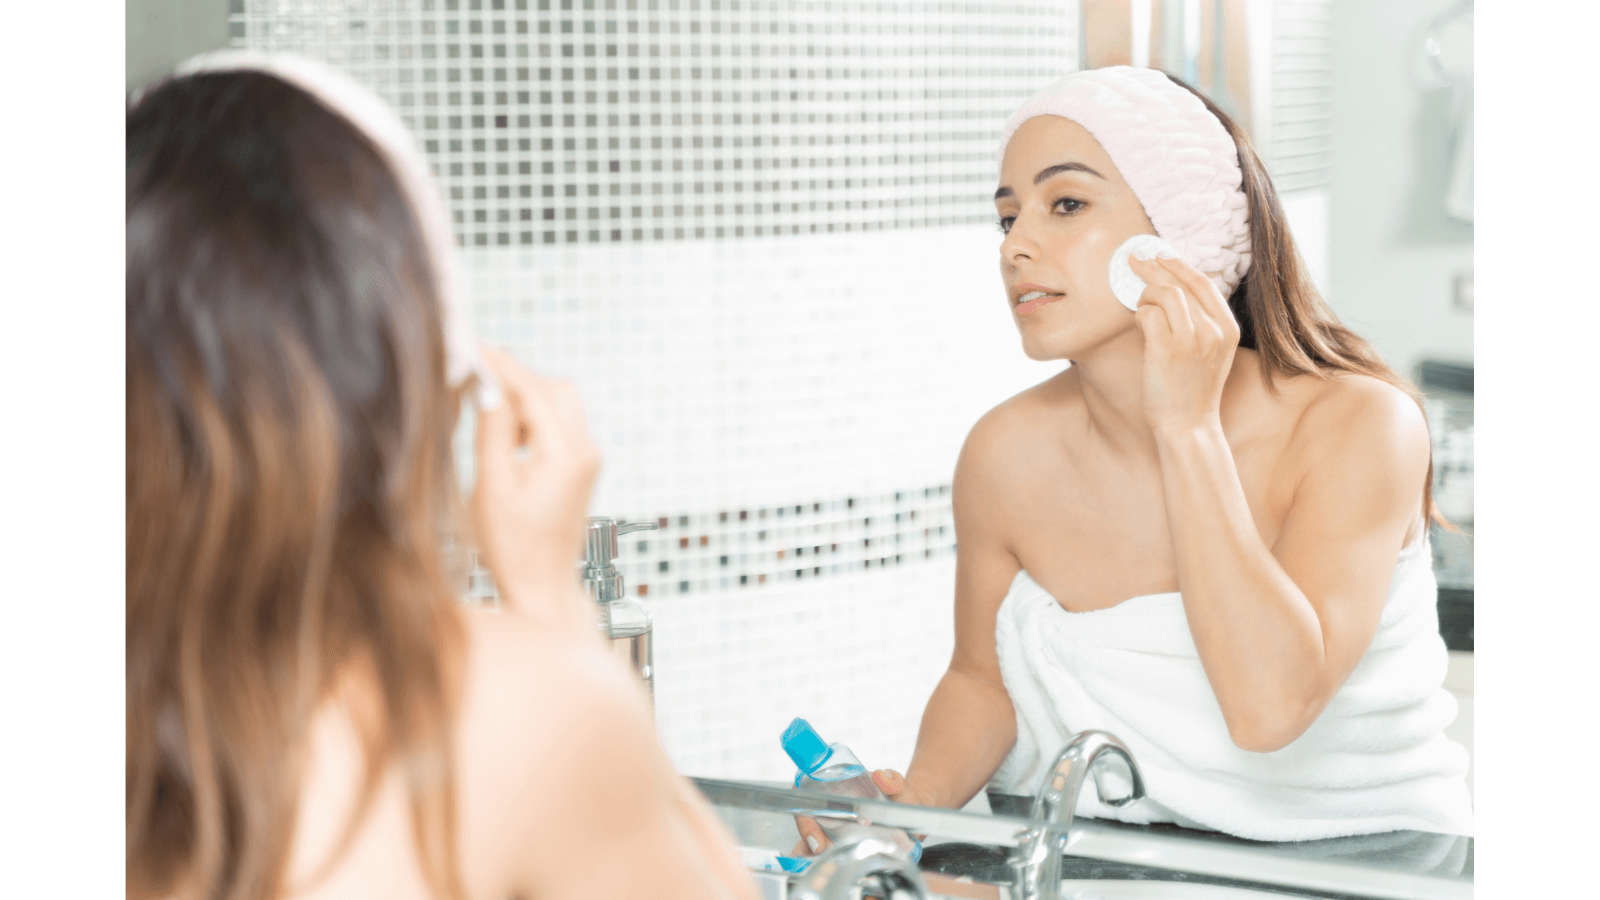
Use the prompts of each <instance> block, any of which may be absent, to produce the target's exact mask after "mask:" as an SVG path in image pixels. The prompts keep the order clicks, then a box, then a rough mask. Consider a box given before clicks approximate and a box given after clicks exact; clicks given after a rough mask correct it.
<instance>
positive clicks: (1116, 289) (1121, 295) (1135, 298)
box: [1111, 234, 1178, 309]
mask: <svg viewBox="0 0 1600 900" xmlns="http://www.w3.org/2000/svg"><path fill="white" fill-rule="evenodd" d="M1133 254H1137V255H1138V257H1139V258H1140V259H1152V258H1154V257H1156V256H1158V255H1169V256H1171V257H1173V258H1176V257H1177V256H1178V251H1176V250H1174V249H1172V245H1171V244H1169V243H1167V242H1166V241H1164V240H1162V239H1161V238H1158V237H1156V236H1155V235H1153V234H1136V235H1134V236H1133V237H1131V238H1128V239H1127V240H1126V241H1123V242H1122V246H1120V247H1118V248H1117V249H1116V250H1114V251H1112V253H1111V293H1112V294H1115V295H1116V298H1117V300H1118V302H1120V303H1121V304H1122V305H1123V306H1126V307H1127V308H1129V309H1134V308H1135V307H1137V306H1138V305H1139V296H1140V295H1141V294H1143V293H1144V287H1145V284H1144V279H1143V278H1140V277H1139V276H1138V275H1135V274H1133V268H1132V267H1131V266H1129V265H1128V257H1129V256H1130V255H1133Z"/></svg>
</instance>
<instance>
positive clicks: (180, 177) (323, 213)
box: [126, 73, 461, 900]
mask: <svg viewBox="0 0 1600 900" xmlns="http://www.w3.org/2000/svg"><path fill="white" fill-rule="evenodd" d="M127 150H128V157H127V166H128V168H127V566H128V569H127V772H126V774H127V788H126V791H127V793H126V803H127V808H126V816H127V819H126V826H127V861H126V863H127V876H128V894H129V896H130V897H151V896H166V895H167V892H170V891H173V890H176V889H181V890H182V891H183V892H184V893H185V894H186V895H187V896H189V897H193V898H197V900H199V898H203V900H261V898H270V897H274V896H276V895H278V894H280V893H281V892H282V891H283V890H284V889H285V887H286V885H285V884H284V879H285V877H286V873H285V868H286V866H287V864H288V856H289V852H290V849H291V846H292V840H293V825H294V821H295V816H296V813H297V809H298V800H299V796H300V793H301V781H302V777H303V776H304V774H305V765H306V748H307V743H308V735H309V729H310V725H311V722H312V719H313V716H314V715H315V713H316V711H317V709H318V707H319V706H320V705H321V704H322V703H323V702H324V701H325V700H327V699H328V698H329V697H330V694H331V692H332V691H333V690H334V688H335V685H336V684H338V683H344V682H342V681H340V678H341V677H342V676H341V673H344V672H351V671H355V672H359V674H360V675H361V676H362V677H365V678H366V679H367V681H366V682H365V683H367V684H370V685H372V686H373V687H374V688H375V693H376V694H377V697H376V704H375V706H376V709H377V710H378V713H377V714H376V715H374V716H369V717H365V718H364V719H363V718H362V717H357V723H358V728H359V729H360V731H361V732H362V740H363V745H364V749H365V756H366V759H365V763H366V772H365V780H364V783H363V785H362V788H361V791H360V794H359V797H360V800H359V803H358V805H357V811H356V813H355V815H354V816H353V817H352V818H351V820H350V821H349V822H348V823H347V824H346V830H345V833H344V838H343V840H342V841H341V842H340V844H339V848H338V850H337V851H336V853H335V858H336V857H337V856H338V855H339V854H340V853H342V851H343V849H344V848H345V847H346V846H347V845H348V843H349V841H350V840H351V838H352V837H353V835H354V833H355V831H356V828H357V825H358V824H359V822H360V820H361V818H362V817H363V815H364V814H365V812H366V810H367V808H368V807H369V806H370V804H371V801H372V799H373V796H374V794H375V792H376V786H377V784H378V782H379V779H380V777H381V776H382V774H383V772H384V771H385V770H386V769H387V768H388V767H389V766H391V765H392V766H396V767H398V771H399V772H400V773H401V775H402V777H403V779H404V782H405V784H406V785H407V788H408V790H409V796H410V810H411V817H412V827H413V835H414V837H415V839H416V843H417V852H418V856H419V859H420V861H421V865H422V870H423V872H424V873H425V876H426V877H427V879H428V881H429V883H430V885H431V886H432V888H433V890H434V891H435V893H437V894H440V895H443V896H449V897H459V896H461V889H460V881H459V876H458V873H457V867H456V857H457V854H456V848H455V830H454V815H455V788H454V759H453V755H452V749H451V741H452V723H453V721H454V714H455V713H454V711H455V706H456V692H457V683H458V674H457V672H458V668H459V666H458V662H457V660H458V658H459V647H460V641H461V632H460V627H461V626H460V621H459V619H458V613H457V612H456V609H455V603H454V601H453V593H452V590H451V578H452V576H453V573H452V572H451V571H450V567H449V566H448V565H447V563H446V560H445V557H444V554H443V552H442V550H441V546H442V545H441V539H442V536H443V534H444V533H445V530H446V529H448V528H449V527H450V523H451V522H453V521H454V517H455V511H456V507H457V506H458V505H459V498H457V497H456V495H455V485H454V479H453V470H452V469H451V462H450V434H451V430H452V428H453V426H454V420H455V408H456V407H455V403H454V401H455V399H456V398H455V396H454V395H453V394H452V392H451V390H450V389H449V386H448V385H447V383H446V379H445V350H444V338H443V333H442V323H441V312H440V309H439V303H438V298H437V291H436V289H435V287H434V281H433V272H432V270H431V268H430V264H429V262H428V255H427V253H426V251H425V249H424V248H425V245H424V243H423V241H422V239H421V236H420V231H419V229H418V226H417V223H416V220H415V218H414V216H413V213H412V210H411V208H410V207H409V205H408V204H407V202H406V201H405V198H404V195H403V194H402V192H401V189H400V188H399V186H398V184H397V182H396V180H395V178H394V177H393V175H392V173H391V172H390V170H389V169H388V167H387V164H386V163H385V162H384V159H383V157H382V156H381V154H380V153H379V152H378V150H377V149H376V148H375V147H374V146H373V144H372V143H371V142H370V141H369V140H367V139H366V138H365V137H364V136H363V135H362V134H361V133H359V132H358V131H357V130H356V129H355V128H354V127H353V126H352V125H351V124H350V123H349V122H348V121H346V120H345V119H343V118H342V117H340V116H338V115H336V114H334V113H332V112H330V111H329V110H328V109H326V108H325V107H323V106H322V105H320V104H319V103H317V102H316V100H315V99H313V98H312V97H311V96H310V95H309V94H307V93H306V92H304V91H302V90H300V89H299V88H296V87H293V86H291V85H289V84H287V83H285V82H283V81H281V80H279V79H277V78H274V77H272V76H269V75H264V74H258V73H226V74H204V75H197V76H191V77H186V78H179V79H175V80H171V81H168V82H166V83H164V84H161V85H158V86H156V87H155V88H154V89H152V90H150V91H148V92H147V93H146V94H145V95H144V96H143V97H142V98H141V99H139V100H138V101H137V102H136V103H134V104H133V105H132V106H131V108H130V109H129V111H128V118H127Z"/></svg>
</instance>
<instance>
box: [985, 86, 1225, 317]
mask: <svg viewBox="0 0 1600 900" xmlns="http://www.w3.org/2000/svg"><path fill="white" fill-rule="evenodd" d="M1034 116H1060V117H1062V118H1064V119H1071V120H1072V121H1074V122H1077V123H1078V124H1079V125H1082V126H1083V127H1084V128H1085V129H1087V130H1088V132H1089V133H1090V134H1092V135H1094V138H1095V140H1097V141H1099V142H1100V146H1102V147H1104V148H1105V151H1106V154H1107V155H1108V156H1110V157H1111V161H1112V162H1113V163H1115V164H1116V166H1117V170H1118V171H1119V172H1121V173H1122V177H1123V179H1124V180H1126V181H1127V182H1128V186H1129V187H1131V188H1133V193H1134V196H1136V197H1138V198H1139V202H1140V203H1141V204H1142V205H1143V206H1144V211H1145V214H1146V215H1147V216H1149V217H1150V223H1151V224H1152V225H1154V226H1155V229H1156V234H1157V235H1159V236H1160V237H1161V238H1162V239H1163V240H1165V241H1166V242H1167V243H1169V244H1171V245H1172V247H1173V249H1174V250H1176V251H1177V252H1178V255H1179V256H1180V257H1182V259H1183V261H1184V262H1187V263H1189V264H1190V265H1192V266H1194V267H1195V268H1196V269H1199V270H1200V271H1202V272H1205V273H1207V274H1208V275H1210V276H1211V280H1212V281H1213V282H1215V283H1216V284H1217V287H1218V288H1219V289H1221V291H1222V295H1223V296H1224V297H1227V296H1229V295H1231V294H1232V293H1233V290H1234V288H1236V287H1238V285H1239V282H1240V281H1241V280H1243V279H1244V276H1245V273H1246V272H1247V271H1249V269H1250V214H1249V206H1248V204H1247V203H1246V202H1245V196H1244V190H1243V189H1242V187H1241V186H1240V185H1241V183H1242V176H1241V174H1240V172H1239V149H1238V147H1237V146H1236V145H1235V144H1234V142H1233V138H1231V137H1229V135H1228V131H1227V129H1225V128H1223V127H1222V122H1221V121H1219V120H1218V119H1217V117H1216V116H1214V115H1212V114H1211V112H1210V111H1209V110H1207V109H1206V107H1205V104H1204V103H1202V102H1201V101H1200V98H1198V97H1196V96H1195V95H1194V94H1191V93H1190V92H1189V91H1187V90H1185V89H1184V88H1182V87H1181V86H1179V85H1178V84H1176V83H1175V82H1173V81H1172V79H1170V78H1168V77H1167V76H1166V75H1164V74H1162V73H1161V72H1159V71H1157V70H1155V69H1145V68H1136V67H1133V66H1111V67H1108V68H1104V69H1087V70H1084V71H1082V72H1075V73H1073V74H1071V75H1068V76H1067V77H1065V78H1063V79H1061V80H1059V81H1057V82H1055V83H1054V84H1051V85H1049V86H1047V87H1045V88H1044V89H1042V90H1040V91H1039V92H1038V93H1035V94H1034V95H1033V96H1032V97H1029V98H1028V99H1027V100H1026V101H1025V102H1024V103H1023V104H1022V106H1021V108H1019V109H1018V110H1017V111H1016V112H1014V113H1012V114H1011V118H1010V119H1009V120H1007V122H1006V127H1005V130H1004V131H1003V132H1002V133H1001V136H1000V152H999V158H1000V159H1004V158H1005V152H1006V144H1007V143H1009V142H1010V140H1011V136H1012V135H1013V134H1015V133H1016V131H1017V128H1018V127H1020V126H1021V125H1022V123H1023V122H1025V121H1027V120H1028V119H1031V118H1033V117H1034Z"/></svg>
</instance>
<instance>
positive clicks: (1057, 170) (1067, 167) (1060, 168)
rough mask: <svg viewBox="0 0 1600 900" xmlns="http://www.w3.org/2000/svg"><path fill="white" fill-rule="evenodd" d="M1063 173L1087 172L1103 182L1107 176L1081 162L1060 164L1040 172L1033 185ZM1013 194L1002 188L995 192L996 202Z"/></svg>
mask: <svg viewBox="0 0 1600 900" xmlns="http://www.w3.org/2000/svg"><path fill="white" fill-rule="evenodd" d="M1062 172H1086V173H1088V174H1090V175H1093V176H1094V177H1096V178H1098V179H1100V180H1102V181H1104V180H1105V176H1104V175H1101V174H1100V173H1099V172H1096V171H1095V170H1093V169H1091V168H1089V167H1088V166H1086V165H1084V164H1083V163H1080V162H1069V163H1060V164H1058V165H1054V166H1050V167H1048V168H1046V169H1043V170H1041V171H1040V172H1039V174H1037V175H1035V176H1033V183H1034V184H1039V183H1041V182H1043V181H1044V180H1045V179H1047V178H1050V177H1052V176H1055V175H1060V174H1061V173H1062ZM1011 193H1012V191H1011V188H1008V187H1002V188H1000V190H998V191H995V192H994V198H995V199H996V200H999V199H1000V198H1001V197H1009V196H1011Z"/></svg>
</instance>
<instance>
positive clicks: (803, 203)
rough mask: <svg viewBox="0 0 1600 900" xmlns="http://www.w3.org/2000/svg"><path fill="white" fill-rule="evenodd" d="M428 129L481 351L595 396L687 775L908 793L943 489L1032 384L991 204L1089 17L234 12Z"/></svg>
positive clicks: (616, 508) (510, 3) (680, 3)
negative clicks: (809, 736) (831, 746)
mask: <svg viewBox="0 0 1600 900" xmlns="http://www.w3.org/2000/svg"><path fill="white" fill-rule="evenodd" d="M240 5H241V7H242V8H241V9H240V10H239V11H237V12H236V13H235V14H233V15H232V16H231V17H230V21H229V25H230V28H231V29H233V31H234V32H235V33H236V34H238V35H239V36H238V37H237V38H236V39H235V43H237V44H239V45H244V46H253V47H262V48H277V49H287V50H294V51H298V52H302V53H307V54H310V55H314V56H318V57H321V58H324V59H327V60H329V61H331V62H333V63H335V64H336V65H339V66H341V67H342V68H344V69H345V70H346V71H348V72H350V73H351V74H352V75H353V76H355V77H356V78H358V79H360V80H362V81H364V82H365V83H367V84H370V85H372V86H373V87H374V88H375V89H376V90H377V91H378V92H379V93H380V94H381V95H382V96H384V97H385V98H386V99H388V100H389V101H390V102H391V103H392V104H393V105H394V107H395V108H396V110H397V111H398V112H399V113H400V115H401V117H402V118H403V119H404V120H405V121H406V122H407V124H409V125H410V126H411V127H412V128H413V129H414V131H415V133H416V134H417V137H418V141H419V144H420V146H421V149H422V150H423V152H424V153H425V154H426V156H427V158H428V159H429V161H430V163H431V164H432V165H433V166H434V171H435V173H436V174H437V175H438V176H439V179H440V183H441V186H442V187H443V189H444V191H445V194H446V198H447V203H448V205H449V207H450V211H451V214H452V215H453V217H454V219H455V222H456V228H457V236H458V241H459V243H460V244H461V253H462V259H463V262H464V267H465V270H466V272H467V274H468V281H469V284H470V288H471V292H472V295H473V298H474V311H475V316H476V320H477V327H478V330H479V332H480V333H481V334H482V335H483V336H484V337H485V338H487V339H489V340H492V341H494V342H496V343H499V344H501V345H504V346H506V347H508V348H510V349H511V350H512V351H513V352H514V353H515V354H517V355H518V356H519V357H520V358H521V359H523V360H524V361H526V362H527V363H529V364H530V365H532V366H535V367H536V368H538V369H540V370H542V371H544V372H547V373H550V374H554V375H558V376H562V377H565V378H569V379H571V380H572V381H573V382H574V383H575V384H576V385H577V386H578V388H579V390H580V391H581V393H582V395H583V398H584V402H585V404H586V407H587V409H588V412H589V421H590V425H591V428H592V429H593V431H594V434H595V437H596V439H597V441H598V443H599V444H600V446H601V449H602V451H603V452H604V454H605V460H606V462H605V468H604V470H603V471H602V474H601V477H600V481H599V484H598V486H597V489H596V493H595V498H594V502H593V504H592V507H591V513H592V514H594V515H609V516H615V517H617V518H620V519H626V520H641V519H643V520H650V521H655V522H657V523H658V524H659V525H660V526H661V529H660V530H659V531H656V532H644V533H639V534H632V535H628V536H627V538H626V539H625V540H624V541H623V546H622V557H621V559H620V561H619V566H620V567H621V569H622V571H623V574H624V576H625V577H626V579H627V584H628V588H629V590H630V591H632V592H634V593H635V595H636V596H637V597H638V598H639V600H640V602H642V603H644V604H646V605H647V606H648V607H649V608H650V611H651V613H652V614H653V616H654V617H655V623H656V689H657V704H656V707H657V721H658V724H659V726H660V731H661V735H662V740H663V741H664V743H665V745H666V747H667V750H668V752H669V753H670V754H671V756H672V757H673V759H674V761H675V762H676V763H677V765H678V766H679V768H680V769H682V770H683V771H686V772H690V773H694V774H704V775H721V776H726V777H747V778H782V777H784V776H785V775H786V774H788V773H789V772H790V769H791V766H790V764H789V763H788V761H787V759H786V758H785V757H784V756H783V754H782V752H781V751H780V749H779V747H778V742H777V737H778V734H779V733H780V731H781V730H782V728H783V727H784V725H786V724H787V722H788V720H789V719H790V718H792V717H794V716H806V717H808V718H810V719H811V720H812V721H813V722H814V724H815V725H816V726H817V727H818V729H819V730H821V731H822V733H823V734H824V735H826V736H827V737H829V739H830V740H843V741H846V742H848V743H850V744H851V745H852V746H853V747H855V748H856V749H857V751H858V752H859V753H861V755H862V756H863V757H864V758H866V759H868V760H871V761H872V762H873V763H874V764H875V765H893V766H904V765H905V764H906V762H907V761H908V760H909V758H910V751H911V747H912V744H913V741H914V739H915V735H916V728H917V723H918V720H919V719H920V715H921V710H922V706H923V704H924V703H925V701H926V699H927V696H928V693H929V692H930V691H931V690H932V688H933V685H934V683H935V682H936V681H937V679H938V676H939V674H940V671H941V670H942V668H943V666H944V664H945V663H946V662H947V660H948V658H949V653H950V649H951V639H952V638H951V627H950V623H951V618H952V612H951V602H952V586H953V572H954V541H955V536H954V530H953V528H952V527H951V522H950V512H949V504H950V497H949V480H950V474H951V471H952V469H953V468H954V463H955V457H956V453H957V451H958V450H959V447H960V443H961V441H962V439H963V438H964V436H965V434H966V431H967V429H968V427H970V425H971V423H972V422H973V421H974V420H975V419H976V418H977V417H978V416H979V415H981V414H982V412H983V411H985V410H986V409H988V408H989V407H990V406H992V405H994V404H995V403H997V402H998V401H1000V400H1001V399H1004V398H1005V397H1006V396H1009V395H1010V394H1012V393H1015V392H1016V391H1018V390H1020V389H1022V388H1023V387H1026V386H1027V385H1029V384H1032V383H1035V382H1037V381H1038V380H1040V379H1042V378H1044V377H1046V376H1047V375H1049V374H1050V373H1051V372H1053V371H1056V370H1057V369H1058V368H1059V364H1056V365H1039V364H1035V363H1031V362H1029V361H1027V360H1026V359H1025V358H1023V357H1022V355H1021V353H1020V352H1019V350H1018V346H1017V338H1016V335H1015V333H1014V330H1013V329H1012V327H1011V325H1010V322H1009V320H1008V318H1007V317H1006V316H1005V314H1004V308H1005V301H1004V297H1003V293H1002V291H1001V289H1000V285H999V282H998V279H997V275H996V270H995V263H996V260H995V256H994V252H995V248H996V246H997V245H998V242H999V235H998V233H997V232H996V230H995V228H994V225H993V222H992V218H993V208H992V202H991V201H990V200H989V198H988V196H987V195H988V194H990V193H992V192H993V190H994V187H993V185H994V166H995V161H994V158H993V148H994V144H995V141H996V139H997V138H998V136H999V128H1000V125H1001V124H1002V123H1003V120H1004V117H1005V115H1006V114H1008V113H1009V112H1010V110H1011V109H1012V108H1014V107H1015V105H1016V104H1017V103H1018V102H1020V101H1021V99H1022V98H1023V97H1024V96H1026V95H1027V94H1028V93H1029V92H1031V91H1032V90H1033V89H1034V88H1036V87H1037V86H1038V85H1040V84H1043V83H1045V82H1047V81H1049V80H1051V79H1053V78H1055V77H1059V76H1060V75H1062V74H1065V73H1067V72H1069V71H1072V70H1073V69H1074V68H1075V66H1076V52H1077V47H1078V37H1077V34H1076V25H1077V7H1076V5H1075V4H1074V3H1071V2H1044V3H1038V2H1031V3H984V4H971V5H968V4H955V5H952V4H949V3H938V2H921V0H911V2H891V3H877V2H873V3H860V2H838V0H822V2H791V0H532V2H529V0H321V2H311V3H307V2H298V3H293V4H281V3H269V2H261V0H246V2H244V3H242V4H240Z"/></svg>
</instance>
